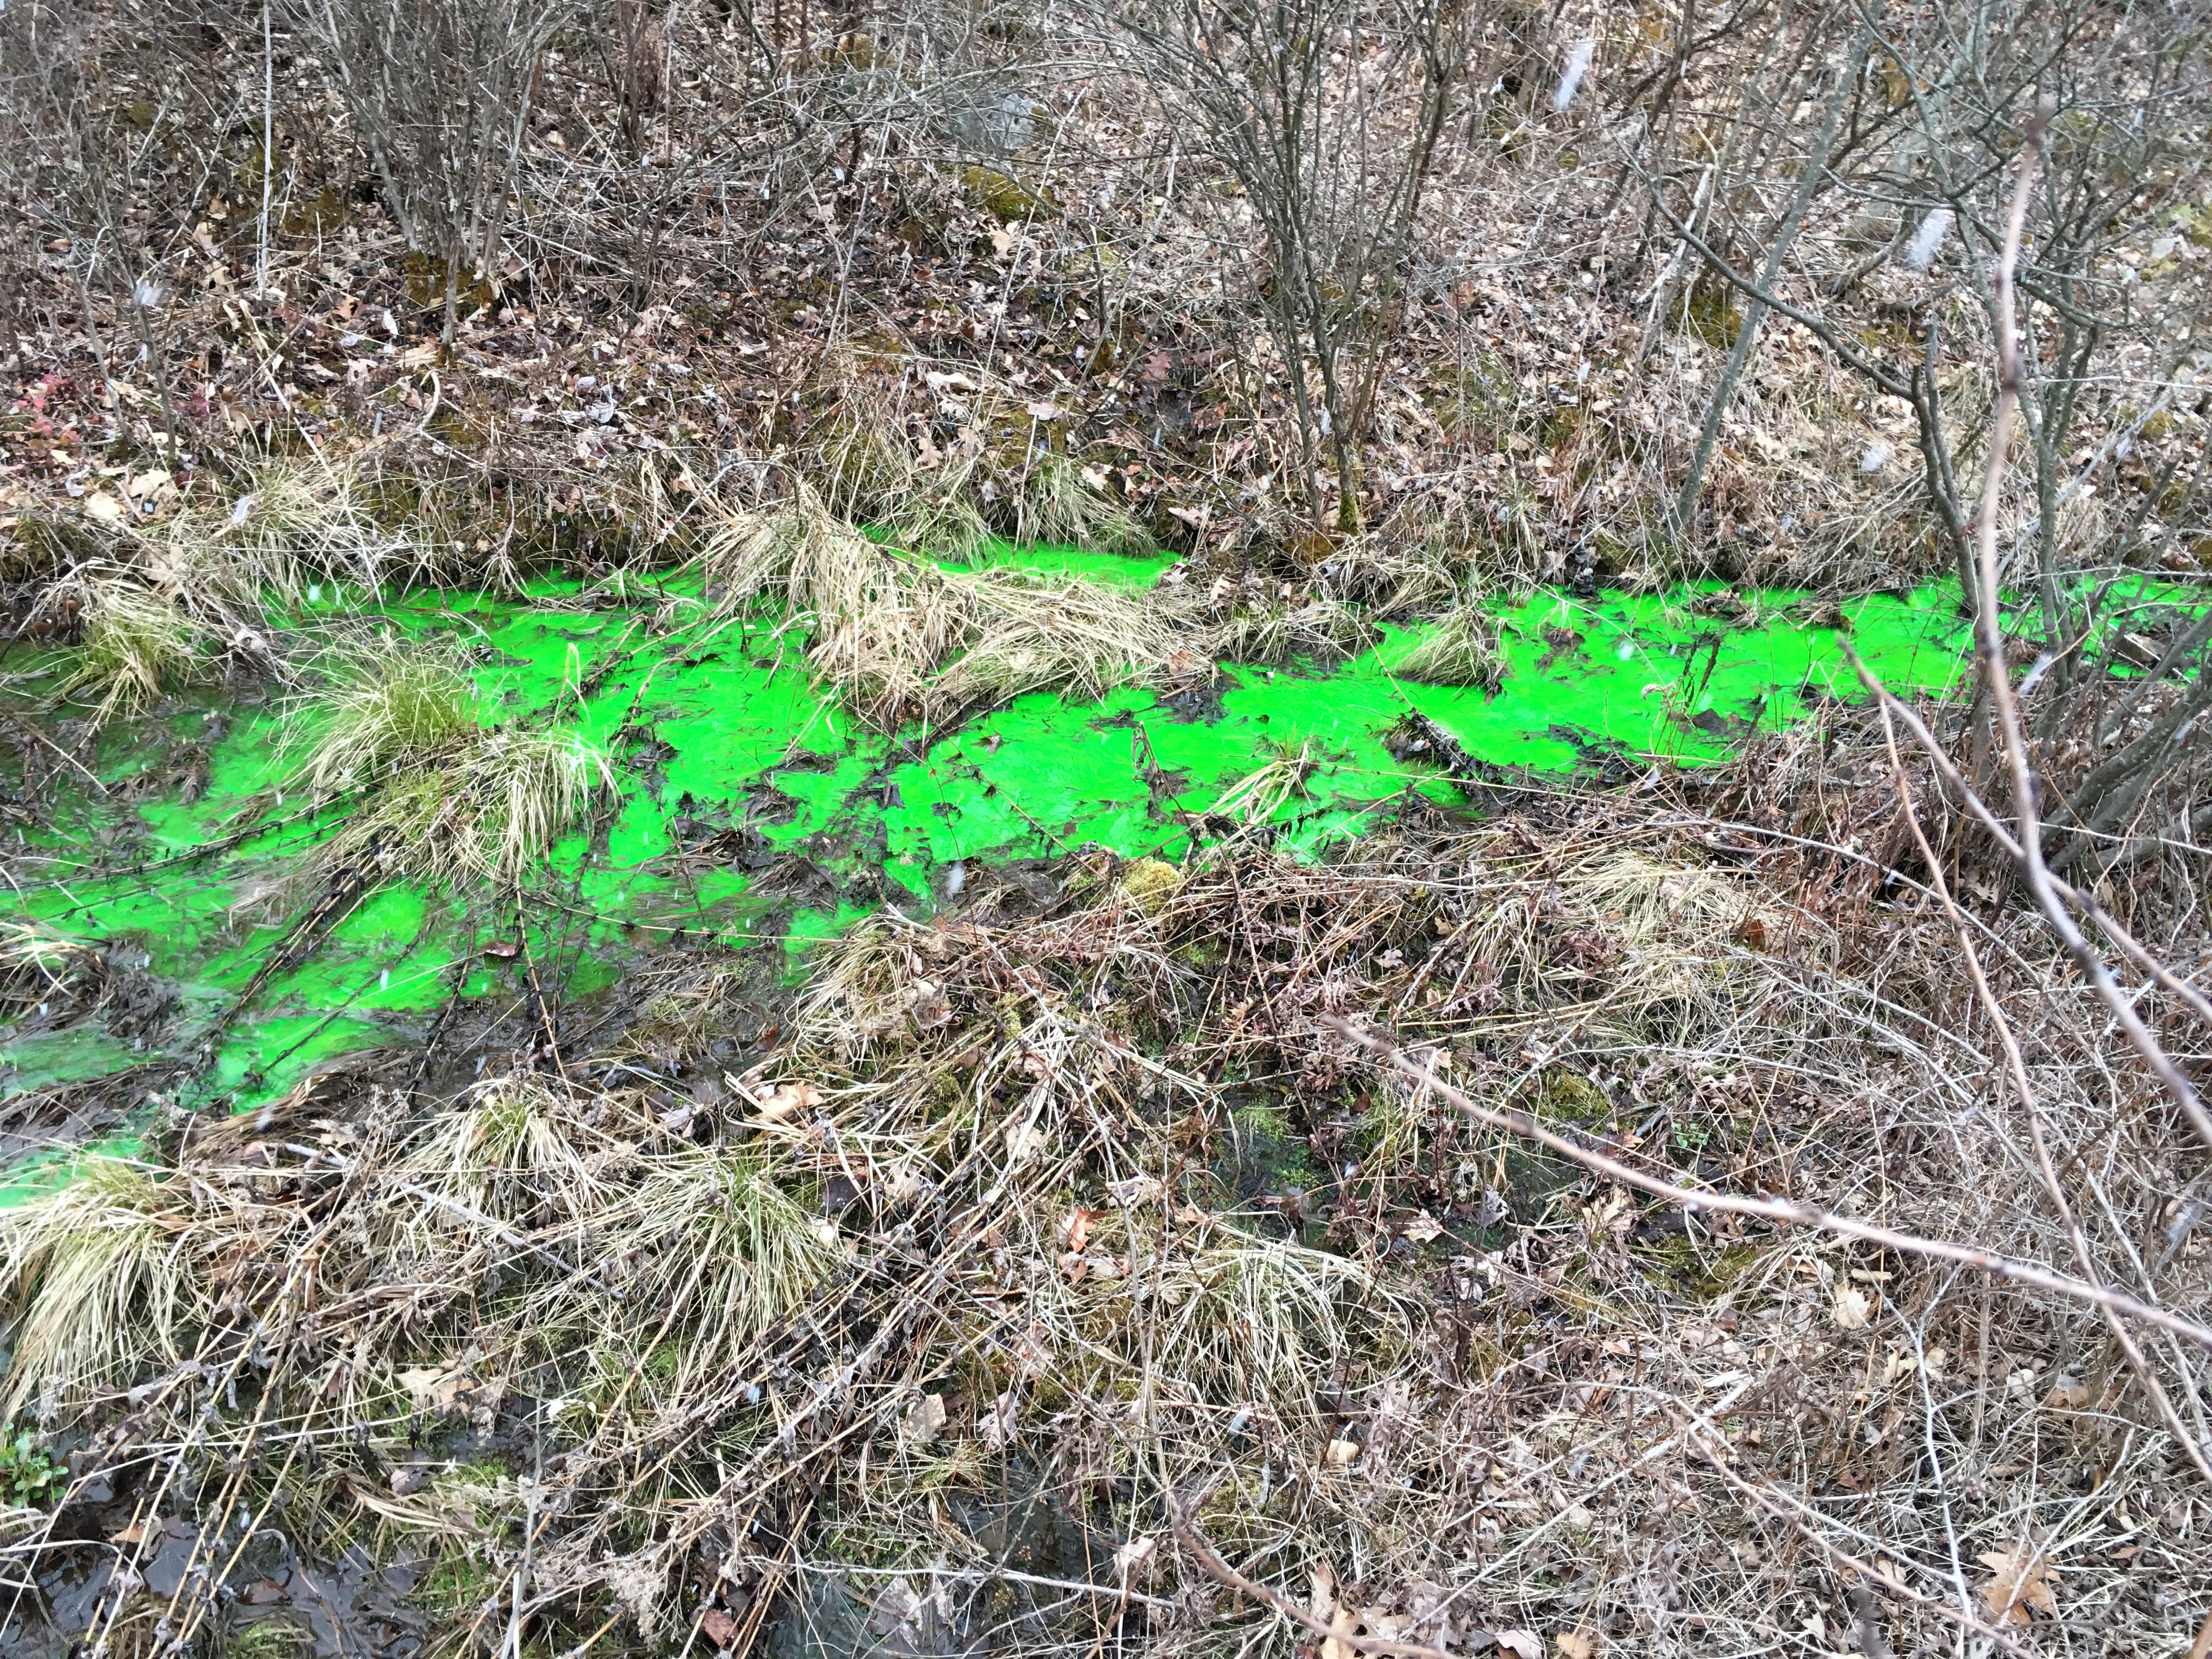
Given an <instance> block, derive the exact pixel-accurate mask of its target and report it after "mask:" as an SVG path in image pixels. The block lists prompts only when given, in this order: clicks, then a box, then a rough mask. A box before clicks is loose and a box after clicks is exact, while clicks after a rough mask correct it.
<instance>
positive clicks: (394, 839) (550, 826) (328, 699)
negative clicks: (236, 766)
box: [293, 635, 614, 884]
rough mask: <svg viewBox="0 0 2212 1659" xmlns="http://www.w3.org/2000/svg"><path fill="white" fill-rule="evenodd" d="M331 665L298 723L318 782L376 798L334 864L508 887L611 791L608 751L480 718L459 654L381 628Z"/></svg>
mask: <svg viewBox="0 0 2212 1659" xmlns="http://www.w3.org/2000/svg"><path fill="white" fill-rule="evenodd" d="M478 708H479V698H478V695H477V685H476V681H475V678H474V676H473V673H472V671H471V666H470V665H469V663H468V661H467V659H465V657H463V656H461V655H460V654H459V653H457V652H455V651H453V650H451V649H450V648H447V647H438V646H432V645H425V644H422V643H419V642H416V641H408V640H404V639H400V638H397V637H394V636H392V635H380V636H378V637H377V638H376V639H375V640H374V641H356V642H355V643H352V644H350V645H347V646H344V647H340V648H339V649H338V651H337V653H336V654H335V657H334V659H333V661H332V664H331V669H330V684H329V688H328V690H325V692H324V693H322V694H321V695H320V696H317V697H313V698H309V699H307V700H305V701H303V702H302V703H301V705H300V706H299V708H297V709H295V714H294V716H293V718H294V721H295V726H297V728H299V729H301V730H302V731H304V732H309V733H312V743H313V747H312V749H311V750H310V751H309V754H308V756H307V761H306V763H305V765H304V767H303V768H302V775H303V777H304V779H305V781H307V785H308V787H310V788H311V789H313V791H314V792H315V793H317V794H319V795H322V796H325V797H330V796H335V795H339V794H344V793H352V792H363V793H365V796H366V799H363V800H362V802H361V803H360V804H359V805H356V806H355V807H354V808H353V810H352V811H349V814H348V815H347V817H346V822H345V827H344V828H343V829H342V830H341V831H340V832H339V834H338V835H337V836H336V837H335V838H334V839H333V840H332V841H331V842H330V844H329V846H328V848H327V849H326V855H327V857H328V858H329V859H330V860H333V861H336V862H339V863H347V862H351V861H354V860H363V859H367V860H374V862H375V863H376V864H378V865H379V866H380V867H381V868H383V869H385V870H386V871H387V872H394V873H396V872H401V871H406V872H414V873H416V874H421V875H426V876H431V877H435V878H451V877H453V876H457V875H469V876H474V877H477V878H482V879H484V880H488V881H491V882H494V883H496V884H511V883H513V882H515V881H519V880H520V879H522V878H524V877H525V876H526V875H527V874H528V873H529V872H530V871H531V870H532V868H533V867H534V866H536V865H537V864H538V862H539V861H540V860H543V859H544V856H545V854H547V853H548V852H549V851H550V849H551V848H552V847H553V845H554V843H555V842H557V841H558V840H559V839H560V838H561V836H562V835H563V834H565V833H566V832H567V831H568V829H569V828H570V826H572V825H573V824H574V823H576V822H578V821H579V820H580V818H581V817H583V816H584V815H585V814H586V812H587V811H589V810H590V808H591V806H592V803H593V802H594V801H595V800H596V799H599V798H600V797H601V796H602V795H603V794H605V793H606V792H608V791H610V790H611V789H612V788H613V787H614V769H613V767H612V766H611V763H609V761H608V759H607V757H606V756H605V753H603V752H602V751H601V750H599V749H598V748H597V747H595V746H594V745H592V744H590V743H587V742H586V741H585V739H584V738H581V737H580V736H579V735H577V734H575V733H574V732H541V731H525V730H520V729H518V728H515V727H512V726H483V725H480V724H479V722H478ZM302 740H303V741H304V740H307V739H304V738H303V739H302Z"/></svg>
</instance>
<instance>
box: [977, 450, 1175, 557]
mask: <svg viewBox="0 0 2212 1659" xmlns="http://www.w3.org/2000/svg"><path fill="white" fill-rule="evenodd" d="M1007 494H1008V495H1009V497H1010V498H1011V501H1012V516H1013V526H1012V528H1013V535H1014V539H1015V540H1016V541H1017V542H1019V543H1022V544H1042V545H1045V546H1051V547H1077V548H1082V549H1084V550H1086V551H1088V552H1092V553H1141V552H1146V551H1147V550H1150V548H1151V546H1152V538H1150V537H1148V536H1147V535H1146V534H1145V532H1144V527H1143V526H1141V525H1139V523H1138V522H1137V519H1136V515H1135V514H1134V513H1131V512H1130V511H1129V509H1128V508H1127V507H1124V506H1123V505H1122V504H1121V502H1120V501H1116V500H1115V499H1114V497H1113V496H1112V495H1109V494H1108V493H1107V491H1106V489H1105V488H1104V486H1103V484H1097V483H1092V482H1091V480H1090V479H1088V478H1085V477H1084V475H1083V469H1082V468H1081V467H1080V466H1079V465H1077V464H1076V463H1075V462H1074V461H1073V459H1070V458H1069V457H1067V456H1066V455H1064V454H1061V453H1060V452H1059V451H1057V450H1050V449H1048V450H1046V451H1045V452H1044V453H1042V454H1040V455H1038V456H1036V458H1035V459H1033V460H1032V461H1031V462H1030V465H1029V466H1028V467H1027V468H1026V469H1025V470H1024V471H1022V472H1020V473H1019V474H1018V475H1017V476H1016V477H1013V478H1012V480H1010V481H1009V483H1008V484H1007Z"/></svg>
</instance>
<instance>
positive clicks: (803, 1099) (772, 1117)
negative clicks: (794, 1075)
mask: <svg viewBox="0 0 2212 1659" xmlns="http://www.w3.org/2000/svg"><path fill="white" fill-rule="evenodd" d="M821 1103H822V1091H820V1090H819V1089H817V1088H816V1087H815V1086H814V1085H812V1084H811V1083H809V1082H807V1081H806V1080H805V1079H800V1080H799V1081H798V1082H796V1083H779V1084H778V1085H776V1086H775V1088H773V1089H771V1090H769V1091H768V1092H767V1093H766V1094H764V1095H763V1096H762V1097H761V1101H760V1115H761V1116H762V1117H763V1118H764V1119H766V1120H767V1121H769V1122H770V1123H781V1122H782V1121H784V1119H786V1118H787V1117H789V1116H790V1115H792V1114H793V1112H805V1111H811V1110H812V1109H814V1108H815V1107H817V1106H818V1105H820V1104H821Z"/></svg>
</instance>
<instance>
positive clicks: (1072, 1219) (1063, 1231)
mask: <svg viewBox="0 0 2212 1659" xmlns="http://www.w3.org/2000/svg"><path fill="white" fill-rule="evenodd" d="M1105 1213H1106V1212H1105V1211H1103V1210H1086V1209H1085V1208H1084V1207H1083V1206H1080V1205H1078V1206H1076V1207H1075V1208H1074V1209H1072V1210H1070V1211H1069V1212H1067V1218H1066V1220H1064V1221H1062V1222H1061V1223H1060V1243H1063V1244H1065V1245H1066V1246H1067V1248H1068V1249H1071V1250H1073V1251H1074V1252H1075V1254H1076V1255H1082V1254H1083V1247H1084V1246H1085V1245H1086V1244H1088V1243H1090V1242H1091V1223H1092V1222H1094V1221H1096V1220H1097V1219H1098V1218H1099V1217H1100V1216H1102V1215H1103V1214H1105Z"/></svg>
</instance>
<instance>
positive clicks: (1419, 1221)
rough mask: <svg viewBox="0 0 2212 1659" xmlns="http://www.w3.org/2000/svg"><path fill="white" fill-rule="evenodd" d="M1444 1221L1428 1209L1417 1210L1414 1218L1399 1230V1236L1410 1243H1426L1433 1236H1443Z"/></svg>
mask: <svg viewBox="0 0 2212 1659" xmlns="http://www.w3.org/2000/svg"><path fill="white" fill-rule="evenodd" d="M1443 1231H1444V1225H1443V1222H1441V1221H1439V1220H1437V1218H1436V1217H1434V1216H1432V1215H1431V1214H1430V1213H1429V1212H1427V1211H1426V1210H1416V1211H1414V1212H1413V1218H1412V1219H1411V1220H1410V1221H1408V1222H1407V1223H1406V1225H1404V1226H1402V1227H1401V1228H1400V1229H1399V1230H1398V1237H1401V1238H1402V1239H1404V1240H1406V1241H1407V1243H1413V1244H1425V1243H1428V1242H1429V1241H1430V1240H1431V1239H1432V1238H1438V1237H1443Z"/></svg>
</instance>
